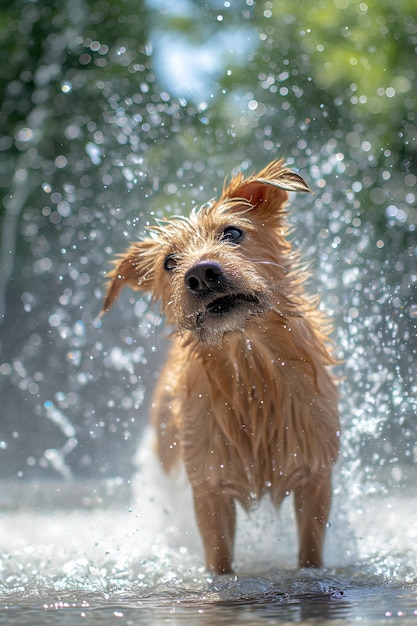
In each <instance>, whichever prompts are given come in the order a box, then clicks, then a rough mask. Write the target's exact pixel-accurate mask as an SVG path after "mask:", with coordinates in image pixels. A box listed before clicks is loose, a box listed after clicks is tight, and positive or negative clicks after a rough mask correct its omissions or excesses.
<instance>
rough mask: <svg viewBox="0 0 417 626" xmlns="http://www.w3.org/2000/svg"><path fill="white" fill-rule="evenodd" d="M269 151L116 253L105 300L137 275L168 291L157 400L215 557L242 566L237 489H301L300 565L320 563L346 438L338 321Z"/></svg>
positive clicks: (146, 287) (140, 286)
mask: <svg viewBox="0 0 417 626" xmlns="http://www.w3.org/2000/svg"><path fill="white" fill-rule="evenodd" d="M290 191H291V192H299V191H301V192H309V191H310V189H309V187H308V185H307V183H306V182H305V181H304V180H303V178H302V177H301V176H300V175H299V174H297V173H295V172H294V171H291V170H290V169H289V168H287V167H285V166H284V162H283V160H276V161H274V162H272V163H270V164H269V165H268V166H267V167H265V168H264V169H263V170H262V171H260V172H259V173H258V174H256V175H253V176H249V177H247V178H245V177H244V175H243V174H242V173H239V174H237V175H236V176H235V177H233V178H232V179H231V180H230V182H228V183H227V182H225V184H224V186H223V190H222V192H221V195H220V198H219V199H218V200H211V201H209V202H208V203H207V204H205V205H203V206H202V207H201V208H199V209H198V210H197V209H194V210H192V211H191V213H190V215H189V216H188V217H183V216H181V217H173V218H170V219H166V220H163V221H160V222H158V223H157V224H156V225H155V226H152V227H150V229H149V237H148V238H146V239H144V240H143V241H139V242H136V243H132V244H131V245H130V247H129V248H128V249H127V250H126V252H125V253H124V254H122V255H119V256H118V257H117V258H116V259H115V260H114V268H113V270H112V271H111V272H110V273H109V275H108V278H109V282H108V286H107V293H106V296H105V301H104V306H103V311H104V312H105V311H108V309H109V308H110V307H111V305H112V304H113V303H114V302H115V300H116V299H117V297H118V296H119V294H120V291H121V290H122V289H123V288H124V287H125V286H126V285H128V286H129V287H132V288H133V289H136V290H142V291H147V292H150V293H151V294H152V297H153V299H154V300H157V301H160V302H161V305H162V312H163V314H164V316H165V319H166V322H167V324H168V325H171V326H173V327H174V332H173V334H172V337H171V339H172V344H171V346H170V350H169V354H168V357H167V360H166V362H165V365H164V367H163V369H162V372H161V374H160V377H159V380H158V383H157V386H156V389H155V392H154V400H153V404H152V415H151V423H152V424H153V426H154V428H155V431H156V440H157V443H156V447H157V453H158V455H159V458H160V462H161V464H162V466H163V468H164V469H165V470H166V471H167V472H169V471H170V470H171V469H172V468H173V467H174V466H175V465H176V464H177V463H178V462H179V461H180V459H182V461H183V462H184V465H185V469H186V473H187V476H188V479H189V481H190V483H191V487H192V493H193V503H194V510H195V515H196V519H197V524H198V528H199V532H200V534H201V537H202V540H203V544H204V549H205V561H206V567H207V569H208V570H209V571H211V572H212V573H215V574H226V573H231V572H232V571H233V543H234V535H235V525H236V512H235V506H236V502H239V503H240V504H241V505H242V506H243V507H244V508H245V509H247V510H249V509H250V507H251V505H252V504H253V503H254V502H256V501H258V500H259V499H260V498H261V497H262V496H264V495H265V494H267V493H268V494H270V497H271V498H272V501H273V503H274V505H276V506H277V507H278V505H279V504H280V503H281V501H282V500H283V499H284V498H285V497H286V496H287V495H288V494H289V493H290V492H293V494H294V505H295V512H296V521H297V528H298V538H299V553H298V563H299V566H300V567H321V566H322V554H323V542H324V535H325V529H326V524H327V520H328V515H329V510H330V505H331V499H332V485H331V476H332V469H333V465H334V463H335V461H336V459H337V456H338V451H339V440H340V425H339V414H338V406H337V405H338V393H337V387H336V383H335V380H334V377H333V375H332V373H331V369H332V366H333V365H334V364H335V362H336V361H335V359H334V357H333V356H332V352H333V344H332V341H331V339H330V332H331V326H330V323H329V321H328V320H327V318H326V316H325V315H324V313H323V312H322V311H321V310H320V309H319V306H318V299H317V297H311V296H308V295H307V293H306V290H305V283H306V280H307V279H308V277H309V275H308V272H307V271H306V270H305V269H303V268H302V265H301V261H300V258H299V255H298V254H297V253H296V252H295V251H294V250H293V248H292V245H291V243H290V241H289V229H288V226H287V225H286V209H285V208H284V206H285V204H286V201H287V199H288V196H289V193H288V192H290Z"/></svg>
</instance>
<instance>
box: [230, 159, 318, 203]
mask: <svg viewBox="0 0 417 626" xmlns="http://www.w3.org/2000/svg"><path fill="white" fill-rule="evenodd" d="M283 163H284V161H283V160H279V161H273V162H272V163H270V164H269V165H268V166H267V167H265V168H264V169H263V170H262V171H260V172H259V173H258V174H255V175H254V176H250V177H249V178H243V175H242V174H238V175H237V176H236V177H235V178H234V179H233V180H232V181H231V182H230V184H229V185H228V186H227V187H225V188H224V189H223V194H222V197H223V199H226V198H244V199H245V200H247V201H248V202H249V203H250V204H252V205H253V206H257V205H258V204H260V203H264V202H266V201H267V200H269V201H270V200H273V203H272V204H273V207H274V208H275V209H278V208H279V207H281V206H282V205H283V204H284V202H285V201H286V200H287V198H288V192H289V191H311V189H310V188H309V186H308V185H307V183H306V182H305V180H304V179H303V178H302V177H301V176H300V175H299V174H297V173H296V172H293V171H292V170H290V169H289V168H287V167H284V165H283Z"/></svg>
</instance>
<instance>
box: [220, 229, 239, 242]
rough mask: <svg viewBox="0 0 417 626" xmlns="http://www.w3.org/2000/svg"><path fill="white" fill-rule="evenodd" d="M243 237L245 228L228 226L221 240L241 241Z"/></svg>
mask: <svg viewBox="0 0 417 626" xmlns="http://www.w3.org/2000/svg"><path fill="white" fill-rule="evenodd" d="M242 239H243V230H241V229H240V228H238V227H237V226H227V227H226V228H225V229H224V231H223V233H222V237H221V240H222V241H226V242H227V243H239V241H241V240H242Z"/></svg>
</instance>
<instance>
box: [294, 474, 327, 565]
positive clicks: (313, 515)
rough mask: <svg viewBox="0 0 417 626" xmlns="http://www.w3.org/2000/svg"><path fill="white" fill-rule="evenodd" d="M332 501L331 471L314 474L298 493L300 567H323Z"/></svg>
mask: <svg viewBox="0 0 417 626" xmlns="http://www.w3.org/2000/svg"><path fill="white" fill-rule="evenodd" d="M331 501H332V484H331V472H330V471H327V470H324V471H323V473H320V474H318V473H316V474H312V475H311V477H310V478H309V479H306V480H305V481H304V482H303V483H302V484H301V485H300V486H299V487H297V488H296V489H295V490H294V505H295V512H296V517H297V524H298V537H299V553H298V564H299V566H300V567H321V565H322V558H323V544H324V535H325V532H326V524H327V520H328V517H329V512H330V505H331Z"/></svg>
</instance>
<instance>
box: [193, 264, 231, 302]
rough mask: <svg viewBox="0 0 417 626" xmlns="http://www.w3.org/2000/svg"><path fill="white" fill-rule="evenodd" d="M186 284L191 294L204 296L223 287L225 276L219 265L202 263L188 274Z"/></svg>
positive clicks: (194, 266)
mask: <svg viewBox="0 0 417 626" xmlns="http://www.w3.org/2000/svg"><path fill="white" fill-rule="evenodd" d="M184 282H185V285H186V287H187V289H189V290H190V291H191V293H194V294H198V295H204V294H206V293H210V292H211V291H216V290H217V289H218V288H219V287H220V286H221V285H223V284H224V283H225V276H224V274H223V270H222V267H221V265H219V263H215V262H214V261H200V263H196V265H193V267H191V268H190V269H189V270H188V271H187V272H186V274H185V276H184Z"/></svg>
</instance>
